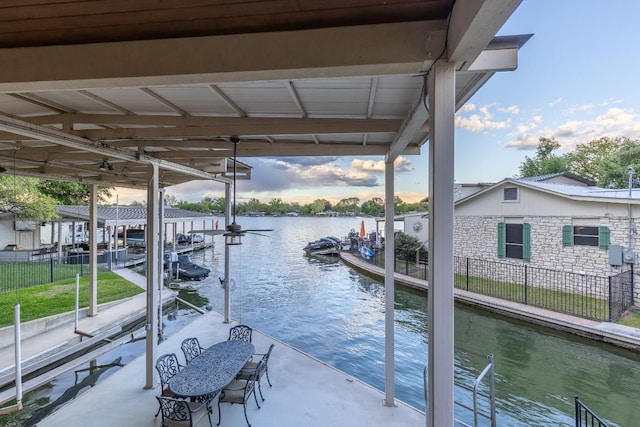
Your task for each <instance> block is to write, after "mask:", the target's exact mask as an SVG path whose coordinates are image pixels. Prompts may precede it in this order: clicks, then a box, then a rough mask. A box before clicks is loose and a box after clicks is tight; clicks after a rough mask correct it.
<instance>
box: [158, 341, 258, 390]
mask: <svg viewBox="0 0 640 427" xmlns="http://www.w3.org/2000/svg"><path fill="white" fill-rule="evenodd" d="M254 352H255V347H254V346H253V344H251V343H250V342H247V341H236V340H234V341H223V342H219V343H217V344H214V345H212V346H211V347H209V348H208V349H206V350H205V351H204V352H203V353H202V354H201V355H199V356H198V357H196V358H195V359H193V360H192V361H191V363H189V364H188V365H187V366H185V367H184V368H182V370H180V372H178V373H177V374H176V375H175V376H174V377H173V378H171V381H169V390H171V392H173V393H174V394H176V395H177V396H180V397H198V396H205V395H209V394H213V393H217V392H219V391H220V390H222V389H223V388H224V387H225V386H226V385H227V384H229V383H230V382H231V381H233V380H234V379H235V377H236V375H238V373H239V372H240V371H241V370H242V367H243V366H244V364H245V363H247V362H248V361H249V360H250V359H251V356H252V355H253V353H254Z"/></svg>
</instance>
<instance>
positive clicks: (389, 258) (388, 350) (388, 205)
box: [384, 161, 395, 406]
mask: <svg viewBox="0 0 640 427" xmlns="http://www.w3.org/2000/svg"><path fill="white" fill-rule="evenodd" d="M393 169H394V168H393V161H386V162H385V164H384V203H385V209H384V223H385V226H384V289H385V292H384V294H385V319H384V342H385V344H384V356H385V359H384V360H385V399H384V404H385V406H395V375H394V370H395V338H394V320H393V318H394V303H395V298H394V297H395V282H394V274H393V273H394V267H395V255H394V253H395V238H394V235H393V234H394V233H393V231H394V230H393V228H394V223H393V217H394V216H395V211H394V203H393V202H394V180H393V178H394V177H393Z"/></svg>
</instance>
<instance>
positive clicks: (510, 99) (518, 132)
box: [113, 0, 640, 204]
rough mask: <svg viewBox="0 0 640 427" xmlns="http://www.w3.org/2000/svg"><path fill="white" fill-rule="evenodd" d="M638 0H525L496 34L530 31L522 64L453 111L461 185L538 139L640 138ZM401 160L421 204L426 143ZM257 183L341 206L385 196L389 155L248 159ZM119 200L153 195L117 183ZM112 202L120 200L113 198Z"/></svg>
mask: <svg viewBox="0 0 640 427" xmlns="http://www.w3.org/2000/svg"><path fill="white" fill-rule="evenodd" d="M639 16H640V2H639V1H637V0H609V1H603V0H572V1H571V0H523V2H522V4H521V5H520V6H519V7H518V9H517V10H516V11H515V13H514V14H513V15H512V16H511V17H510V18H509V20H508V21H507V22H506V24H505V25H504V27H503V28H502V29H501V30H500V31H499V32H498V35H518V34H533V37H531V39H530V40H529V41H528V42H527V43H526V44H525V45H524V46H523V47H522V48H521V49H520V52H519V55H518V69H517V70H515V71H512V72H504V73H496V74H495V75H494V76H493V77H492V78H491V79H490V80H489V82H487V83H486V84H485V85H484V86H483V87H482V88H481V89H480V90H479V91H478V92H477V93H476V94H475V95H474V96H473V97H472V98H471V99H470V100H469V101H468V102H467V104H465V105H464V106H463V107H462V108H461V109H460V110H459V111H458V113H457V115H456V133H455V138H456V146H455V158H456V160H455V179H456V182H457V183H478V182H485V183H486V182H497V181H500V180H502V179H504V178H507V177H513V176H515V175H517V174H518V172H519V166H520V164H521V163H522V162H523V161H524V160H525V157H526V156H529V157H532V156H534V155H535V149H536V147H537V144H538V140H539V138H540V137H554V138H555V139H556V140H557V141H558V142H560V144H561V147H562V148H561V152H567V151H571V150H573V149H574V148H575V146H576V144H581V143H588V142H589V141H591V140H593V139H596V138H599V137H602V136H609V137H616V136H626V137H629V138H632V139H636V138H640V78H639V77H638V76H639V74H640V35H639V33H638V29H637V28H638V27H637V18H638V17H639ZM422 151H423V154H421V155H419V156H405V157H401V158H400V159H398V161H396V164H395V171H396V173H395V193H396V195H397V196H399V197H400V198H401V199H402V200H404V201H405V202H410V203H413V202H417V201H419V200H421V199H423V198H424V197H425V196H426V195H427V191H428V181H427V175H428V168H427V165H428V158H427V151H428V148H427V145H425V146H424V147H423V150H422ZM241 160H242V161H243V162H245V163H247V164H249V165H250V166H252V167H253V171H252V179H251V180H250V181H238V188H237V190H236V192H237V197H238V201H239V202H242V201H243V200H247V199H250V198H257V199H259V200H260V201H262V202H265V203H266V202H269V201H270V200H271V199H274V198H281V199H282V200H283V201H285V202H299V203H301V204H307V203H311V202H312V201H313V200H316V199H327V200H329V201H331V202H332V203H336V202H338V201H340V200H341V199H344V198H348V197H358V198H359V199H360V201H361V202H363V201H366V200H370V199H371V198H373V197H381V198H383V197H384V159H383V158H382V157H344V158H337V157H336V158H327V157H325V158H295V157H291V158H285V159H264V158H243V159H241ZM166 193H167V194H169V195H173V196H175V197H176V199H177V200H186V201H199V200H202V199H203V198H204V197H223V196H224V186H223V185H222V184H220V183H208V182H203V181H193V182H191V183H185V184H181V185H178V186H174V187H169V188H167V190H166ZM116 194H117V195H118V198H119V202H120V203H122V204H126V203H130V202H131V201H134V200H136V201H143V200H145V198H146V193H145V192H141V191H133V190H128V189H117V191H115V192H114V198H115V195H116ZM113 201H114V202H115V200H113Z"/></svg>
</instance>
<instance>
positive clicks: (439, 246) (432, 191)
mask: <svg viewBox="0 0 640 427" xmlns="http://www.w3.org/2000/svg"><path fill="white" fill-rule="evenodd" d="M428 90H429V109H430V111H431V120H430V125H431V129H430V133H431V141H430V144H429V381H428V387H429V393H428V395H429V401H428V402H427V426H428V427H440V426H453V425H454V390H453V380H454V376H453V375H454V359H453V358H454V327H453V326H454V325H453V320H454V316H453V309H454V299H453V214H454V212H453V180H454V122H455V64H454V63H451V62H447V61H444V60H440V61H437V62H436V63H435V64H434V67H433V70H432V71H431V74H430V75H429V81H428ZM436 403H437V404H436Z"/></svg>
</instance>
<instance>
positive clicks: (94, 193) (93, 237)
mask: <svg viewBox="0 0 640 427" xmlns="http://www.w3.org/2000/svg"><path fill="white" fill-rule="evenodd" d="M74 235H75V232H74ZM97 237H98V186H97V185H96V184H91V192H90V200H89V310H88V311H87V315H88V316H95V315H97V314H98V239H97ZM83 256H84V255H80V260H81V261H80V262H82V258H83Z"/></svg>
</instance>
